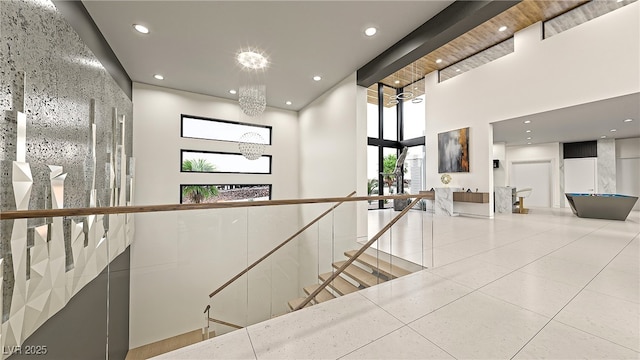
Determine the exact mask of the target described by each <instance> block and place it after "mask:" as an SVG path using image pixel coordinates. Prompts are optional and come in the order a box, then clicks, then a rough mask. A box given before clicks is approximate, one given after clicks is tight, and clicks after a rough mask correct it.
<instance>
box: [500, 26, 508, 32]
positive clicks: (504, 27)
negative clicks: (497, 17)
mask: <svg viewBox="0 0 640 360" xmlns="http://www.w3.org/2000/svg"><path fill="white" fill-rule="evenodd" d="M505 30H507V27H506V26H504V25H502V26H500V27H499V28H498V31H500V32H502V31H505Z"/></svg>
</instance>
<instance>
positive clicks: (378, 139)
mask: <svg viewBox="0 0 640 360" xmlns="http://www.w3.org/2000/svg"><path fill="white" fill-rule="evenodd" d="M374 87H375V89H374V91H372V88H370V91H369V101H368V105H367V106H368V107H367V137H368V145H369V146H368V150H367V178H368V184H367V188H368V191H369V194H371V195H376V194H379V195H390V194H400V193H417V192H418V191H420V190H422V189H423V187H424V158H425V156H424V149H425V147H424V145H425V137H424V127H425V116H424V100H425V97H424V83H423V81H418V82H414V83H412V84H408V85H406V86H405V87H402V88H395V87H392V86H388V85H385V84H382V83H378V84H376V85H374ZM405 146H406V147H407V148H408V151H407V157H406V158H405V162H404V165H403V172H402V173H401V174H400V176H395V174H394V169H395V166H396V161H397V159H398V156H399V155H400V153H401V152H402V149H403V148H404V147H405ZM392 206H393V203H392V202H391V201H384V200H380V201H378V202H371V203H370V204H369V209H383V208H387V207H392Z"/></svg>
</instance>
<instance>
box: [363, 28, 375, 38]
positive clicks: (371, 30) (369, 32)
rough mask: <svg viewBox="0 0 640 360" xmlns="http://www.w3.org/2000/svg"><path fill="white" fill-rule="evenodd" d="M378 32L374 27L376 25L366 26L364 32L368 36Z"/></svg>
mask: <svg viewBox="0 0 640 360" xmlns="http://www.w3.org/2000/svg"><path fill="white" fill-rule="evenodd" d="M377 32H378V29H376V28H374V27H369V28H366V29H365V31H364V34H365V35H367V36H373V35H375V34H376V33H377Z"/></svg>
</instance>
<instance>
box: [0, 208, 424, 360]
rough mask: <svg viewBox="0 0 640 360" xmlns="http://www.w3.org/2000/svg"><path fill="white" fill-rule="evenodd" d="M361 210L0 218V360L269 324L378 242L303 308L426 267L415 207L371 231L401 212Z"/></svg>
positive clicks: (111, 349)
mask: <svg viewBox="0 0 640 360" xmlns="http://www.w3.org/2000/svg"><path fill="white" fill-rule="evenodd" d="M399 197H402V196H394V197H387V199H388V201H394V198H399ZM404 197H405V198H406V197H408V196H404ZM415 198H416V197H415V196H414V197H413V198H412V199H415ZM341 200H345V202H344V203H342V204H340V205H339V206H336V207H335V208H332V207H334V206H335V205H336V204H338V202H339V201H341ZM367 200H368V199H367V198H366V197H358V198H333V199H313V200H312V201H305V200H282V201H273V202H253V203H244V204H241V203H229V204H222V205H220V204H218V205H215V204H195V205H170V206H158V207H126V208H125V207H122V208H90V209H61V210H44V211H40V212H39V211H31V212H28V213H26V212H3V213H2V214H1V215H0V216H1V217H2V220H0V226H1V233H2V248H1V250H2V251H1V254H0V258H1V260H0V261H1V263H2V270H3V271H2V272H0V276H2V281H1V283H2V284H3V286H2V294H1V295H2V296H0V301H1V302H0V308H1V309H2V333H1V334H0V336H1V337H0V341H1V342H2V347H3V356H2V358H6V357H8V356H9V355H12V354H13V355H16V358H20V356H19V355H25V354H26V351H30V352H40V353H41V354H42V353H46V354H47V355H48V356H50V357H51V358H58V357H59V358H72V357H73V355H74V353H75V351H77V353H78V354H85V355H86V354H87V352H86V349H83V348H85V347H91V349H92V350H94V354H95V357H102V356H106V354H107V353H109V354H110V356H112V355H113V354H116V353H120V354H123V355H125V354H126V353H127V351H129V349H136V348H143V347H145V346H147V345H149V344H153V343H156V342H158V341H163V340H166V339H173V340H172V342H173V343H179V342H182V344H184V345H186V344H188V343H191V342H196V341H200V340H202V339H203V337H204V338H206V337H207V336H209V337H210V336H214V335H220V334H224V333H227V332H230V331H233V330H235V329H237V328H242V327H245V326H248V325H251V324H255V323H258V322H261V321H264V320H267V319H270V318H273V317H276V316H280V315H283V314H286V313H288V312H290V311H292V309H295V308H296V307H297V305H298V304H300V301H302V300H301V299H304V298H305V297H307V296H308V294H309V293H312V292H313V291H314V290H315V289H317V286H318V285H320V284H322V283H323V282H324V281H325V280H326V279H328V277H330V276H332V275H333V274H334V273H335V271H336V269H337V268H339V267H341V266H342V265H344V263H345V261H348V260H349V259H350V256H352V255H353V253H354V252H357V251H359V250H360V249H361V248H362V245H363V243H366V242H368V241H370V240H371V239H372V238H373V237H374V236H375V235H376V234H378V233H380V234H379V239H377V240H376V241H374V242H373V243H372V244H371V247H370V248H368V249H366V250H365V251H363V255H362V256H360V257H359V259H358V260H354V261H353V264H351V267H349V268H348V271H345V272H344V273H343V274H340V275H339V276H338V277H337V278H336V279H335V280H334V281H332V282H331V284H329V285H328V286H327V287H326V289H324V290H323V291H322V292H319V294H318V295H317V296H316V298H315V299H314V300H312V301H310V302H309V303H310V305H311V306H313V304H315V303H319V302H322V301H328V300H329V299H330V298H332V297H337V296H341V295H343V294H347V293H349V292H351V291H356V290H358V289H361V288H364V287H368V286H372V285H375V284H377V283H380V282H384V281H389V280H390V279H392V278H394V277H396V276H402V275H403V274H405V273H410V272H414V271H417V270H420V269H423V268H425V267H431V266H432V255H431V254H432V247H431V245H432V240H433V239H432V232H431V229H432V217H431V213H430V212H429V211H424V210H425V207H424V206H421V205H419V204H422V203H423V201H419V202H418V203H417V204H416V205H415V206H414V207H413V208H411V209H407V211H406V214H404V216H402V217H401V218H400V219H399V220H397V222H396V223H395V224H393V225H392V226H389V227H388V229H386V230H385V231H384V232H380V230H381V229H384V228H385V227H387V225H388V224H389V222H390V221H391V220H392V219H393V218H394V217H396V215H398V214H400V213H401V212H400V211H395V210H394V209H384V210H371V211H368V210H367V205H368V201H367ZM267 203H268V204H267ZM427 203H429V202H428V201H427ZM211 207H219V208H211ZM187 209H188V211H186V210H187ZM56 211H58V212H56ZM60 211H65V212H66V215H65V216H57V215H59V214H60ZM100 212H103V213H102V214H96V213H100ZM92 213H93V214H92ZM324 213H326V214H324ZM27 214H28V216H29V217H30V218H29V219H26V218H20V217H23V216H25V215H27ZM323 214H324V216H321V215H323ZM15 217H18V218H17V219H14V218H15ZM316 219H318V220H317V221H315V222H313V220H316ZM287 239H290V240H289V242H288V243H286V244H285V245H282V246H280V245H281V244H282V242H283V241H285V240H287ZM129 245H130V247H129ZM278 246H280V247H279V248H278V249H277V250H275V251H273V250H274V248H276V247H278ZM271 251H273V253H272V254H270V255H269V256H267V257H266V258H265V259H264V260H262V261H261V262H259V263H258V264H256V265H255V266H254V267H252V268H251V269H250V270H248V271H247V272H246V273H244V274H242V275H240V276H238V278H237V279H236V280H235V281H233V282H232V283H231V284H230V285H228V286H227V287H226V288H224V289H222V290H221V291H219V292H218V293H216V294H215V295H214V296H212V297H209V295H211V294H212V293H213V292H215V291H216V289H218V288H219V287H220V286H221V285H223V284H225V283H226V282H228V281H229V280H230V279H233V278H234V277H235V276H236V275H238V274H239V273H241V272H242V271H243V270H245V269H246V268H247V267H249V266H250V265H252V264H253V263H254V262H256V260H259V259H261V258H262V257H264V256H265V255H266V254H269V253H270V252H271ZM352 267H353V268H352ZM203 312H204V315H203ZM203 328H204V329H203ZM51 329H65V331H58V332H57V333H56V332H54V333H52V332H51ZM70 334H75V335H73V336H71V335H70ZM84 336H86V337H87V339H89V338H91V339H95V338H96V336H97V337H98V338H101V339H102V340H101V341H100V342H99V343H98V342H96V341H95V340H92V341H88V340H87V341H83V337H84ZM72 344H75V345H72ZM152 348H154V349H156V350H157V351H160V350H159V349H162V348H163V347H162V346H160V345H158V344H155V346H152ZM27 349H28V350H27ZM158 354H159V353H158ZM116 357H117V356H116Z"/></svg>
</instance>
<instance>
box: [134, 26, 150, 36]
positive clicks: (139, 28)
mask: <svg viewBox="0 0 640 360" xmlns="http://www.w3.org/2000/svg"><path fill="white" fill-rule="evenodd" d="M133 28H134V29H136V31H137V32H139V33H141V34H148V33H149V28H148V27H146V26H144V25H140V24H133Z"/></svg>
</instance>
